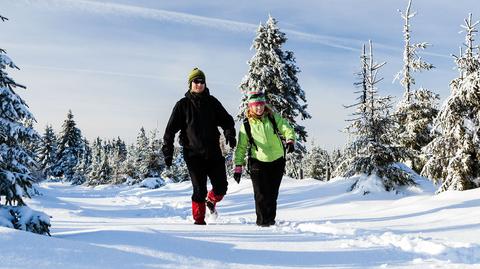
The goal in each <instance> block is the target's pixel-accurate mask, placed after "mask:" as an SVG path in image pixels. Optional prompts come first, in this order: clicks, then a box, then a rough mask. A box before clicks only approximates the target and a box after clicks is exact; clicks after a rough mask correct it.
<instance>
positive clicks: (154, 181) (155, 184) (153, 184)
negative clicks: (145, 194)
mask: <svg viewBox="0 0 480 269" xmlns="http://www.w3.org/2000/svg"><path fill="white" fill-rule="evenodd" d="M163 185H165V182H164V181H163V179H161V178H158V177H147V178H145V179H144V180H143V181H142V182H140V187H144V188H149V189H157V188H160V187H161V186H163Z"/></svg>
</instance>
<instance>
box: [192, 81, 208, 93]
mask: <svg viewBox="0 0 480 269" xmlns="http://www.w3.org/2000/svg"><path fill="white" fill-rule="evenodd" d="M191 89H192V92H194V93H202V92H203V91H204V90H205V80H204V79H203V78H196V79H194V80H192V85H191Z"/></svg>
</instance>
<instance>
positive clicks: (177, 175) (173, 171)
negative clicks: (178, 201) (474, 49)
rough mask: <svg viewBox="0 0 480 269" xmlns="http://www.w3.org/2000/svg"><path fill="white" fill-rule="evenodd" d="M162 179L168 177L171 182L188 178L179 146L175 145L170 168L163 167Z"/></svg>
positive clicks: (185, 164)
mask: <svg viewBox="0 0 480 269" xmlns="http://www.w3.org/2000/svg"><path fill="white" fill-rule="evenodd" d="M162 178H163V179H167V180H168V179H170V180H171V181H173V182H183V181H187V180H190V174H189V172H188V168H187V163H186V162H185V160H184V159H183V151H182V149H181V148H178V147H175V151H174V155H173V162H172V166H171V167H170V169H168V168H167V169H164V170H163V172H162Z"/></svg>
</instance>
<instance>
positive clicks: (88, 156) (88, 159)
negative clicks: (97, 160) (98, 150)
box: [72, 137, 92, 185]
mask: <svg viewBox="0 0 480 269" xmlns="http://www.w3.org/2000/svg"><path fill="white" fill-rule="evenodd" d="M82 153H83V154H82V156H80V160H79V162H78V163H77V165H76V166H75V167H74V168H73V171H74V175H73V178H72V184H73V185H81V184H83V183H85V182H86V181H87V178H88V175H89V174H90V172H91V166H92V149H91V148H90V143H89V142H88V140H87V138H86V137H84V138H83V148H82Z"/></svg>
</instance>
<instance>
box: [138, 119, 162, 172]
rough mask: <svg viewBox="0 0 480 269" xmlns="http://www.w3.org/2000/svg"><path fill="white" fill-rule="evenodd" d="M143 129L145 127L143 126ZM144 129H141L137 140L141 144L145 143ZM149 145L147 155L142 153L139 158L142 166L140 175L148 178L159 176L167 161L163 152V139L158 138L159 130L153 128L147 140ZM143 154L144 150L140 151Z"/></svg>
mask: <svg viewBox="0 0 480 269" xmlns="http://www.w3.org/2000/svg"><path fill="white" fill-rule="evenodd" d="M142 130H143V128H142ZM142 130H141V131H140V135H139V139H140V140H137V141H138V142H139V143H140V144H139V145H143V143H145V141H144V140H143V139H144V137H143V134H144V131H143V134H142ZM147 143H148V144H147V147H146V148H145V149H146V152H145V155H140V159H139V164H140V167H138V168H139V171H140V177H141V178H146V177H159V176H160V174H161V173H162V170H163V168H164V167H165V163H164V161H163V154H162V150H161V147H162V140H161V139H160V138H158V131H157V130H153V131H152V132H151V133H150V137H149V138H148V140H147ZM139 152H140V153H141V154H143V153H142V152H143V151H139Z"/></svg>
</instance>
